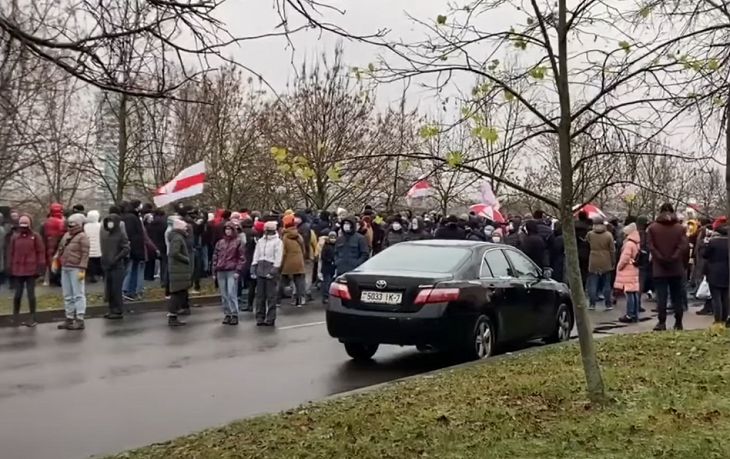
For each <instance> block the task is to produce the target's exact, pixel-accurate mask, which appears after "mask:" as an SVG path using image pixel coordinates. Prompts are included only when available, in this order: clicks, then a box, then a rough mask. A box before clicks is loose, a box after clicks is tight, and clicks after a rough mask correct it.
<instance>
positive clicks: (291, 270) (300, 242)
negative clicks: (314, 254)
mask: <svg viewBox="0 0 730 459" xmlns="http://www.w3.org/2000/svg"><path fill="white" fill-rule="evenodd" d="M281 239H282V241H283V245H284V250H283V256H282V262H281V274H283V275H285V276H290V275H292V274H304V273H305V272H306V270H305V269H304V238H302V236H301V235H300V234H299V232H298V231H297V229H296V228H287V229H285V230H284V234H282V237H281Z"/></svg>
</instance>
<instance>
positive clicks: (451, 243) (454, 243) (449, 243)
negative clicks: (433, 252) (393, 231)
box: [401, 239, 505, 249]
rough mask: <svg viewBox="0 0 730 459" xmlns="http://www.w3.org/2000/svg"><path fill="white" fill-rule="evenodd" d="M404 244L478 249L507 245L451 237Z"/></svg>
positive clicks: (405, 243)
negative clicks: (452, 238)
mask: <svg viewBox="0 0 730 459" xmlns="http://www.w3.org/2000/svg"><path fill="white" fill-rule="evenodd" d="M401 244H403V245H415V246H423V247H463V248H465V249H477V248H480V247H481V248H487V247H495V248H496V247H505V245H504V244H495V243H493V242H482V241H466V240H460V239H458V240H451V239H426V240H423V241H410V242H401Z"/></svg>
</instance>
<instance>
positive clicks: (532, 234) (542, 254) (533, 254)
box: [520, 220, 550, 268]
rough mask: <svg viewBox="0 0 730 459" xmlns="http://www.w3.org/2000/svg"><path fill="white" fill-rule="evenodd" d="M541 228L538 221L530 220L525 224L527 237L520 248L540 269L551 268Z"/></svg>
mask: <svg viewBox="0 0 730 459" xmlns="http://www.w3.org/2000/svg"><path fill="white" fill-rule="evenodd" d="M539 226H540V225H539V223H538V222H537V220H528V221H527V222H526V223H525V229H526V230H527V235H526V236H525V237H524V238H523V239H522V245H521V246H520V248H521V249H522V251H523V252H524V253H525V255H527V256H528V257H529V258H530V259H531V260H532V261H533V262H535V264H536V265H537V266H538V267H539V268H545V267H548V266H550V264H549V259H548V248H547V244H546V243H545V238H544V236H543V235H542V234H540V230H539Z"/></svg>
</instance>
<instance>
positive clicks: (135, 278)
mask: <svg viewBox="0 0 730 459" xmlns="http://www.w3.org/2000/svg"><path fill="white" fill-rule="evenodd" d="M122 291H123V292H124V294H125V295H127V296H130V295H137V296H139V295H142V292H144V261H136V260H129V262H127V271H126V272H125V273H124V284H123V285H122Z"/></svg>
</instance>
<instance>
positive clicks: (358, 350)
mask: <svg viewBox="0 0 730 459" xmlns="http://www.w3.org/2000/svg"><path fill="white" fill-rule="evenodd" d="M345 351H346V352H347V355H349V356H350V357H352V359H353V360H355V361H357V362H365V361H367V360H370V359H372V358H373V356H374V355H375V353H376V352H378V345H377V344H365V343H345Z"/></svg>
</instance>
